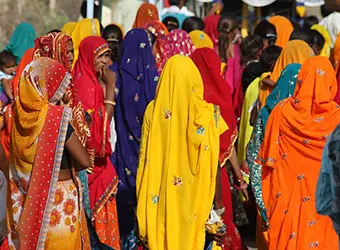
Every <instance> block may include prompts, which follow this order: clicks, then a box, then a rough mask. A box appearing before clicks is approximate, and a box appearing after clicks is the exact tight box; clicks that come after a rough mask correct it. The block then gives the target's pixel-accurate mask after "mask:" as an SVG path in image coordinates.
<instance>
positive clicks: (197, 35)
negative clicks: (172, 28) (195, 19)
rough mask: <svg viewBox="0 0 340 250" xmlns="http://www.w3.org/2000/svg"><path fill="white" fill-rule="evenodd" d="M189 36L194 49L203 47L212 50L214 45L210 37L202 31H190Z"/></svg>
mask: <svg viewBox="0 0 340 250" xmlns="http://www.w3.org/2000/svg"><path fill="white" fill-rule="evenodd" d="M189 36H190V38H191V41H192V43H193V44H194V46H195V48H196V49H199V48H205V47H207V48H210V49H214V44H213V42H212V41H211V39H210V37H209V36H208V35H207V34H206V33H204V32H203V31H200V30H194V31H191V32H190V33H189Z"/></svg>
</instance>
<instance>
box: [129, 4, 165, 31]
mask: <svg viewBox="0 0 340 250" xmlns="http://www.w3.org/2000/svg"><path fill="white" fill-rule="evenodd" d="M152 20H155V21H159V15H158V10H157V7H156V6H155V5H153V4H150V3H143V4H142V5H141V6H140V7H139V9H138V11H137V15H136V19H135V22H134V24H133V28H134V29H136V28H142V27H143V26H144V25H145V24H146V23H147V22H148V21H152Z"/></svg>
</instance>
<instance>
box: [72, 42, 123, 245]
mask: <svg viewBox="0 0 340 250" xmlns="http://www.w3.org/2000/svg"><path fill="white" fill-rule="evenodd" d="M108 50H109V47H108V44H107V43H106V41H105V40H104V39H103V38H101V37H94V36H90V37H87V38H85V39H84V40H83V41H82V42H81V44H80V47H79V57H78V60H77V62H76V64H75V67H74V70H73V79H74V86H75V89H76V91H77V93H78V94H79V99H80V101H81V102H82V104H83V107H84V109H85V110H86V111H87V112H88V113H89V114H90V115H91V118H92V122H91V126H90V137H89V138H88V139H87V143H86V147H87V150H88V151H89V152H92V156H91V161H92V163H93V166H92V167H91V170H90V174H89V175H88V181H89V192H90V208H91V212H92V214H91V216H92V218H91V220H92V223H93V225H94V228H95V230H96V233H97V234H98V236H99V239H100V241H101V242H103V243H105V244H107V245H109V246H111V247H112V248H114V249H120V238H119V229H118V218H117V211H116V200H115V197H114V195H115V194H116V192H117V185H118V177H117V174H116V172H115V169H114V167H113V165H112V163H111V161H110V156H111V154H112V150H111V144H110V143H109V138H110V122H111V121H108V119H107V113H106V110H105V107H104V92H103V89H102V87H101V85H100V82H99V80H98V78H97V75H96V71H95V68H94V59H95V58H96V57H98V56H99V55H101V54H103V53H105V52H106V51H108Z"/></svg>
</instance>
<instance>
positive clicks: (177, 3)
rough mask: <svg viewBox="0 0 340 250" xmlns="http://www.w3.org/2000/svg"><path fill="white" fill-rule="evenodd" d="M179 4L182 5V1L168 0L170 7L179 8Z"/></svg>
mask: <svg viewBox="0 0 340 250" xmlns="http://www.w3.org/2000/svg"><path fill="white" fill-rule="evenodd" d="M181 3H182V0H170V1H169V4H170V6H171V5H176V6H180V5H181Z"/></svg>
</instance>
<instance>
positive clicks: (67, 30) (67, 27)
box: [61, 22, 77, 36]
mask: <svg viewBox="0 0 340 250" xmlns="http://www.w3.org/2000/svg"><path fill="white" fill-rule="evenodd" d="M76 25H77V23H76V22H67V23H65V24H64V26H63V28H62V29H61V31H62V32H63V33H64V34H65V35H68V36H72V33H73V30H74V28H75V27H76Z"/></svg>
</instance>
